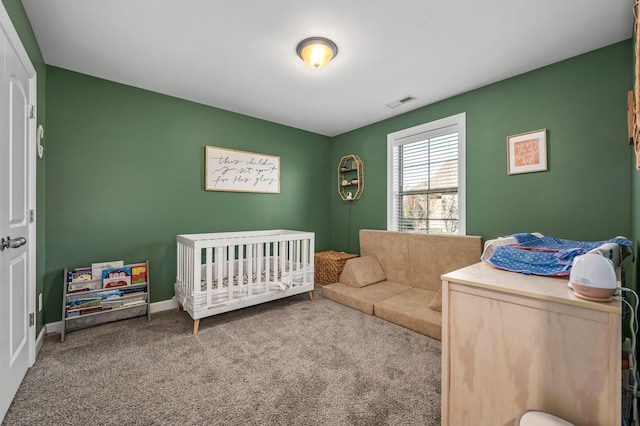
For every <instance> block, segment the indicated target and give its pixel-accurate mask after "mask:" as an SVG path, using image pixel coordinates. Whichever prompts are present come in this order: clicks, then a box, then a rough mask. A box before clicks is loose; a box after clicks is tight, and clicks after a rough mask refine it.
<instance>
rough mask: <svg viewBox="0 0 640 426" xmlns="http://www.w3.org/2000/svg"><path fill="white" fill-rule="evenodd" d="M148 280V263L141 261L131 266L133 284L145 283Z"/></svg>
mask: <svg viewBox="0 0 640 426" xmlns="http://www.w3.org/2000/svg"><path fill="white" fill-rule="evenodd" d="M146 282H147V264H146V263H141V264H139V265H133V266H132V267H131V284H143V283H146Z"/></svg>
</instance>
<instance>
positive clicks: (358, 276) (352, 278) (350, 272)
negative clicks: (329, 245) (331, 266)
mask: <svg viewBox="0 0 640 426" xmlns="http://www.w3.org/2000/svg"><path fill="white" fill-rule="evenodd" d="M385 279H386V277H385V275H384V271H383V270H382V266H380V263H378V259H376V257H375V256H362V257H356V258H354V259H349V260H348V261H347V263H346V264H345V265H344V269H343V270H342V275H340V282H341V283H343V284H351V286H352V287H365V286H368V285H370V284H375V283H379V282H380V281H384V280H385Z"/></svg>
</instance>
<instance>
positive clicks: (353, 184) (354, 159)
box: [338, 154, 364, 201]
mask: <svg viewBox="0 0 640 426" xmlns="http://www.w3.org/2000/svg"><path fill="white" fill-rule="evenodd" d="M363 192H364V164H362V160H360V157H358V156H357V155H354V154H349V155H345V156H344V157H342V158H341V159H340V163H339V164H338V194H340V198H342V199H343V200H344V201H355V200H358V199H359V198H360V197H361V196H362V193H363Z"/></svg>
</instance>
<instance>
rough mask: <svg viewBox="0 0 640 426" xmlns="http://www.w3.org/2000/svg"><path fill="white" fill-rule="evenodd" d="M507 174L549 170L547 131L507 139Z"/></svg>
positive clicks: (521, 134)
mask: <svg viewBox="0 0 640 426" xmlns="http://www.w3.org/2000/svg"><path fill="white" fill-rule="evenodd" d="M507 157H508V161H507V173H508V174H510V175H515V174H518V173H530V172H542V171H545V170H547V129H540V130H535V131H533V132H527V133H520V134H518V135H513V136H508V137H507Z"/></svg>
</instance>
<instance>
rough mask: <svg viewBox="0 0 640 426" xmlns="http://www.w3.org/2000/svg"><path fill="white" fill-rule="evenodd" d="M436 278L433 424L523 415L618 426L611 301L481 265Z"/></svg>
mask: <svg viewBox="0 0 640 426" xmlns="http://www.w3.org/2000/svg"><path fill="white" fill-rule="evenodd" d="M442 280H443V282H442V291H443V292H442V298H443V301H442V302H443V311H442V424H443V425H451V426H462V425H474V426H483V425H488V426H502V425H512V424H513V421H514V419H515V418H516V417H517V416H518V414H519V413H521V412H522V411H525V410H527V409H537V410H542V411H546V412H549V413H551V414H554V415H556V416H560V417H562V418H564V419H566V420H568V421H570V422H572V423H574V424H576V425H619V424H620V405H621V403H620V394H621V391H620V388H621V375H620V364H621V355H620V354H621V334H620V333H621V323H620V321H621V318H620V315H621V308H620V305H621V302H619V301H614V302H610V303H597V302H589V301H585V300H582V299H578V298H577V297H575V296H574V295H573V293H572V291H571V290H570V289H569V288H568V287H567V283H568V279H567V278H564V279H563V278H550V277H539V276H534V275H522V274H519V273H514V272H507V271H502V270H499V269H496V268H493V267H491V266H489V265H487V264H484V263H478V264H475V265H471V266H468V267H466V268H462V269H459V270H457V271H454V272H451V273H448V274H445V275H443V276H442Z"/></svg>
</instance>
